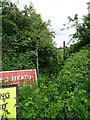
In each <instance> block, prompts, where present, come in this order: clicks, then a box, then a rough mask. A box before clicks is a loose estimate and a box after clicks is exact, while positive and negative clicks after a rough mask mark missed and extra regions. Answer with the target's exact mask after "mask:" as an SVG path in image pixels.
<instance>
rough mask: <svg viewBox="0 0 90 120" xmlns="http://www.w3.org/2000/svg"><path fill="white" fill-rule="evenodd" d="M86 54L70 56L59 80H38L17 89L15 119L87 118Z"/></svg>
mask: <svg viewBox="0 0 90 120" xmlns="http://www.w3.org/2000/svg"><path fill="white" fill-rule="evenodd" d="M88 97H89V91H88V50H81V51H80V52H78V53H75V54H72V56H70V57H69V58H68V59H67V60H66V61H65V65H64V67H63V70H61V72H60V73H59V75H58V77H57V78H55V77H54V76H52V77H51V78H49V77H48V76H41V75H39V77H38V84H34V85H33V86H32V85H30V84H29V85H28V84H27V85H26V86H25V87H22V86H20V87H19V92H18V117H19V118H29V119H35V120H39V119H67V120H70V119H72V120H74V119H79V120H81V119H83V120H88V118H89V111H88V110H89V103H88Z"/></svg>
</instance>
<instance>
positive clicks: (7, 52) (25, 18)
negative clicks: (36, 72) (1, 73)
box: [2, 2, 61, 74]
mask: <svg viewBox="0 0 90 120" xmlns="http://www.w3.org/2000/svg"><path fill="white" fill-rule="evenodd" d="M2 18H3V19H2V26H3V29H2V64H3V65H2V69H3V70H14V69H28V68H29V69H30V68H31V69H33V68H36V56H37V55H36V54H37V53H38V59H39V69H40V72H44V73H45V72H46V73H50V74H51V73H52V74H54V73H58V72H59V70H60V69H59V68H58V67H57V66H59V64H60V62H61V60H60V59H61V58H60V54H59V51H58V49H56V47H55V46H54V43H53V37H54V35H55V33H54V31H52V30H51V29H50V21H48V22H44V21H43V20H42V19H41V16H40V15H39V14H37V13H36V11H35V10H34V6H33V5H32V4H30V6H29V7H27V6H25V8H24V10H23V11H20V10H19V9H18V8H17V6H16V5H14V4H12V3H11V2H9V3H8V2H4V3H3V4H2Z"/></svg>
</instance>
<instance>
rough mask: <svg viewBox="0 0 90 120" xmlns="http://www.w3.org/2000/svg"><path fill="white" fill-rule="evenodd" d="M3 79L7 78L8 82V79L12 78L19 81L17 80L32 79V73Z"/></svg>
mask: <svg viewBox="0 0 90 120" xmlns="http://www.w3.org/2000/svg"><path fill="white" fill-rule="evenodd" d="M3 79H5V82H8V80H11V81H13V80H15V81H17V80H23V79H25V80H27V79H31V75H23V76H10V77H5V78H3ZM0 80H2V78H0Z"/></svg>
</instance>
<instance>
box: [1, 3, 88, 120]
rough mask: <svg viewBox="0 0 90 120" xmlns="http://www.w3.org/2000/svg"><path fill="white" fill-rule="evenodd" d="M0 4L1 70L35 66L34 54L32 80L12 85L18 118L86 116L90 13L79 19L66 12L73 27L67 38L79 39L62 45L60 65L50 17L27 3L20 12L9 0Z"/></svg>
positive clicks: (74, 118)
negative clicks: (0, 26)
mask: <svg viewBox="0 0 90 120" xmlns="http://www.w3.org/2000/svg"><path fill="white" fill-rule="evenodd" d="M2 5H3V7H2V18H3V19H2V20H3V21H2V24H3V34H2V40H3V42H2V67H3V70H16V69H30V68H31V69H33V68H36V54H38V56H39V69H40V74H39V75H38V82H37V83H33V85H31V84H26V86H25V87H24V86H23V85H21V86H19V87H18V100H17V101H18V119H22V118H24V119H27V118H28V119H35V120H41V119H57V120H58V119H64V120H65V119H66V120H76V119H78V120H81V119H82V120H88V118H89V117H90V114H89V107H90V104H89V100H88V98H89V81H88V76H89V70H88V69H89V63H88V61H89V54H88V49H89V47H90V45H89V34H90V32H89V31H90V26H89V19H90V16H89V15H88V16H84V19H83V23H82V24H80V23H78V17H77V15H76V16H75V17H74V19H71V18H70V17H69V22H74V23H73V25H72V27H75V28H76V33H75V34H73V35H72V39H74V38H76V39H78V41H79V42H77V43H76V44H74V45H72V46H71V47H70V48H68V51H69V52H67V53H66V54H67V57H66V59H65V62H64V65H63V64H62V63H63V62H62V59H61V55H60V51H59V50H58V49H57V48H56V47H55V46H54V43H53V38H54V35H55V33H54V32H53V31H52V30H51V28H50V21H48V22H44V21H43V20H42V19H41V16H40V15H39V14H37V13H36V11H35V9H34V7H33V5H32V4H31V5H30V7H29V8H27V6H25V8H24V10H23V11H22V12H21V11H20V10H19V9H18V8H17V6H15V5H13V4H12V3H7V2H4V3H3V4H2ZM84 43H85V44H84ZM62 65H63V67H62Z"/></svg>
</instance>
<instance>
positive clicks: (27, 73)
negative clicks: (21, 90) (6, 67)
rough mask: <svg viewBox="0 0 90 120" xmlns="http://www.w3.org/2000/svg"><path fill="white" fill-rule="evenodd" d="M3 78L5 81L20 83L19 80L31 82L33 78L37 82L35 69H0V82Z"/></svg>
mask: <svg viewBox="0 0 90 120" xmlns="http://www.w3.org/2000/svg"><path fill="white" fill-rule="evenodd" d="M2 80H4V81H5V82H7V83H8V82H11V84H12V85H13V84H18V85H20V82H21V80H23V83H24V84H25V83H26V81H28V82H32V80H34V81H35V82H37V75H36V70H35V69H30V70H16V71H2V72H0V82H2Z"/></svg>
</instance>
